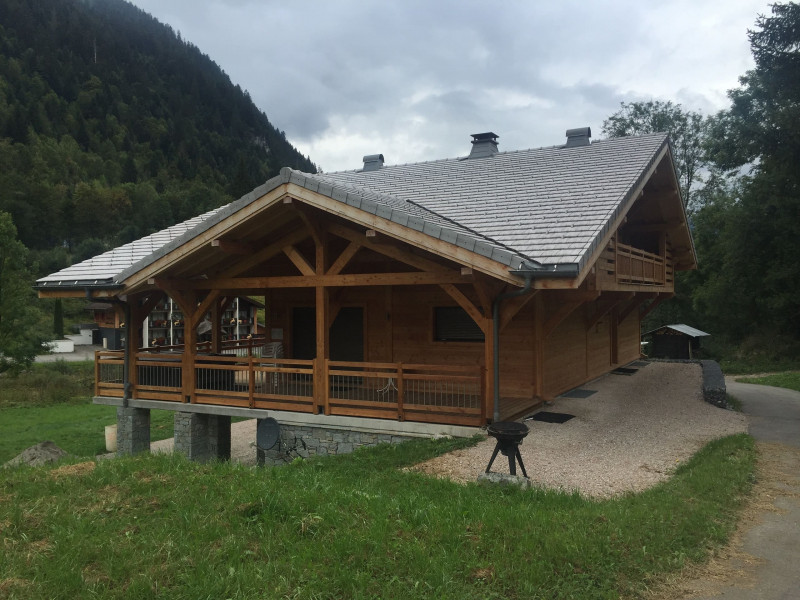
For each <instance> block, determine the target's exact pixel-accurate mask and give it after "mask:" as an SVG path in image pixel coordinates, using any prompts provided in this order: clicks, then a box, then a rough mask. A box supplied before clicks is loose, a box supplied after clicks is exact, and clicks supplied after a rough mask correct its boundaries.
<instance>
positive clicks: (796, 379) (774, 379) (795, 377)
mask: <svg viewBox="0 0 800 600" xmlns="http://www.w3.org/2000/svg"><path fill="white" fill-rule="evenodd" d="M736 381H741V382H742V383H757V384H760V385H773V386H775V387H782V388H787V389H790V390H795V391H798V392H800V371H786V372H785V373H773V374H771V375H764V376H763V377H737V378H736Z"/></svg>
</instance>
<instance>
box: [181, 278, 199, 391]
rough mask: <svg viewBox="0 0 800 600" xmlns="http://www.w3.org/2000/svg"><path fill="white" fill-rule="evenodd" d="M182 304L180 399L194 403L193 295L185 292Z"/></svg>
mask: <svg viewBox="0 0 800 600" xmlns="http://www.w3.org/2000/svg"><path fill="white" fill-rule="evenodd" d="M185 294H186V298H185V301H184V302H179V306H180V308H181V311H182V312H183V363H182V365H181V366H182V369H181V370H182V382H181V383H182V398H181V400H182V401H183V402H194V401H195V395H194V390H195V380H196V375H195V359H196V357H197V323H195V321H194V315H193V310H192V309H193V308H194V305H195V304H196V302H195V295H194V293H189V292H185Z"/></svg>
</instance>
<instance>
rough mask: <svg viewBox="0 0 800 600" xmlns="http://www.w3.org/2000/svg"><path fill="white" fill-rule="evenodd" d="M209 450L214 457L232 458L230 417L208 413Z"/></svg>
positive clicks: (221, 458)
mask: <svg viewBox="0 0 800 600" xmlns="http://www.w3.org/2000/svg"><path fill="white" fill-rule="evenodd" d="M208 451H209V454H210V456H211V458H212V459H213V458H216V459H217V460H230V459H231V418H230V417H226V416H222V415H208Z"/></svg>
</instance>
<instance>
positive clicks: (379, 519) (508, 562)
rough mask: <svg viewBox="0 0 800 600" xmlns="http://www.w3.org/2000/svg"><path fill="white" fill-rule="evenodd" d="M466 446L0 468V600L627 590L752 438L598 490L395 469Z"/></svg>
mask: <svg viewBox="0 0 800 600" xmlns="http://www.w3.org/2000/svg"><path fill="white" fill-rule="evenodd" d="M470 443H473V440H420V441H414V442H409V443H406V444H402V445H400V446H390V445H384V446H379V447H377V448H372V449H369V450H359V451H357V452H355V453H353V454H351V455H346V456H338V457H329V458H319V459H313V460H307V461H303V460H297V461H295V462H294V463H292V464H290V465H288V466H286V467H278V468H265V469H252V468H245V467H240V466H236V465H230V464H225V463H212V464H206V465H200V464H196V463H191V462H189V461H186V460H185V459H182V458H181V457H179V456H170V455H158V456H150V455H143V456H139V457H132V458H124V459H116V460H109V461H100V462H98V463H95V462H93V461H90V462H84V463H77V461H73V462H72V464H70V463H62V464H61V465H60V466H58V467H56V468H52V467H50V468H38V469H30V468H22V469H17V470H7V471H4V470H0V546H1V547H2V549H3V550H2V557H3V558H2V560H0V597H3V596H8V597H15V598H88V597H101V598H170V599H174V598H187V599H196V598H319V599H323V598H403V599H405V598H458V599H469V598H476V599H477V598H481V599H484V598H517V599H523V598H524V599H536V598H541V599H548V600H550V599H557V598H580V599H583V598H591V599H605V598H618V597H620V596H621V595H622V596H628V597H630V596H633V597H635V596H637V595H640V594H641V593H643V591H644V590H645V588H646V586H648V585H649V584H651V583H652V582H653V581H654V580H657V579H658V577H659V575H661V574H663V573H665V572H669V571H676V570H679V569H680V568H681V567H682V566H683V565H685V564H686V563H687V562H688V561H693V560H702V559H703V558H705V557H706V556H707V555H708V552H709V550H710V549H711V548H712V547H714V546H715V545H717V544H721V543H723V542H724V541H725V540H726V539H727V537H728V535H729V534H730V532H731V531H732V529H733V527H734V525H735V517H736V512H737V510H738V509H739V507H740V504H741V502H742V501H743V499H744V497H745V496H746V494H747V493H748V491H749V489H750V485H751V482H752V477H753V469H754V463H755V450H754V446H753V441H752V438H750V437H749V436H746V435H737V436H732V437H728V438H724V439H721V440H717V441H715V442H712V443H711V444H709V445H708V446H707V447H705V448H704V449H703V450H701V451H700V452H699V453H698V454H697V455H696V456H695V457H694V458H693V459H692V460H690V461H689V462H688V463H686V464H684V465H682V466H680V467H679V468H678V469H677V471H676V473H675V476H674V477H673V478H672V479H671V480H669V481H668V482H665V483H663V484H661V485H659V486H657V487H655V488H653V489H651V490H648V491H646V492H644V493H641V494H637V495H629V496H625V497H622V498H619V499H616V500H609V501H589V500H585V499H583V498H581V497H580V496H578V495H576V494H564V493H558V492H550V491H542V490H538V489H534V490H527V491H523V490H519V489H516V488H513V489H512V488H502V487H497V486H493V487H481V486H478V485H476V484H471V485H467V486H462V485H458V484H455V483H452V482H450V481H447V480H437V479H433V478H430V477H427V476H425V475H422V474H419V473H415V472H405V471H403V470H402V469H401V467H403V466H405V465H409V464H413V463H415V462H418V461H420V460H423V459H426V458H428V457H431V456H434V455H437V454H440V453H443V452H446V451H448V450H451V449H453V448H457V447H463V446H465V445H468V444H470ZM479 469H480V467H479V466H478V467H476V470H479Z"/></svg>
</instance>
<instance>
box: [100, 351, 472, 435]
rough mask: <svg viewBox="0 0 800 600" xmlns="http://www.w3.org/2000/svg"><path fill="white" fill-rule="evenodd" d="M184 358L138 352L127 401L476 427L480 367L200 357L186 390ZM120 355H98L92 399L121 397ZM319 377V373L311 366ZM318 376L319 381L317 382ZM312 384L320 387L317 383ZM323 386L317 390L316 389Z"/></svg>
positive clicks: (178, 354)
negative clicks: (187, 403) (131, 398)
mask: <svg viewBox="0 0 800 600" xmlns="http://www.w3.org/2000/svg"><path fill="white" fill-rule="evenodd" d="M184 358H185V357H184V355H183V353H178V352H175V351H174V350H173V351H164V352H150V351H145V352H137V353H136V355H135V361H134V368H135V369H136V377H135V381H136V384H135V385H134V386H133V388H132V397H133V398H136V399H142V400H161V401H167V402H176V403H177V402H180V403H183V402H190V403H194V404H213V405H219V406H232V407H244V408H255V409H268V410H286V411H294V412H308V413H316V412H318V411H319V410H320V409H322V410H323V411H324V412H325V413H326V414H330V415H350V416H359V417H372V418H381V419H393V420H408V421H420V422H432V423H447V424H458V425H480V424H481V419H482V403H481V399H482V398H483V397H484V389H483V381H484V377H483V371H482V369H481V367H478V366H454V365H412V364H403V363H368V362H337V361H329V360H327V361H315V360H299V359H289V358H267V357H260V356H229V355H228V356H226V355H203V354H198V355H196V356H195V357H194V359H193V363H192V365H191V369H192V370H193V372H194V378H193V381H190V382H188V383H189V384H191V385H188V386H186V385H184V381H183V373H184V372H185V368H186V367H185V366H184V362H183V361H184ZM123 360H124V357H123V354H122V352H118V351H117V352H109V351H100V352H98V353H97V356H96V361H95V376H96V380H95V394H96V395H97V396H110V397H116V398H120V397H122V395H123ZM317 368H322V370H323V372H322V373H321V374H320V373H317V372H316V369H317ZM317 375H319V377H317ZM317 381H320V382H325V383H316V384H315V382H317ZM320 387H321V388H322V389H319V388H320Z"/></svg>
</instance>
